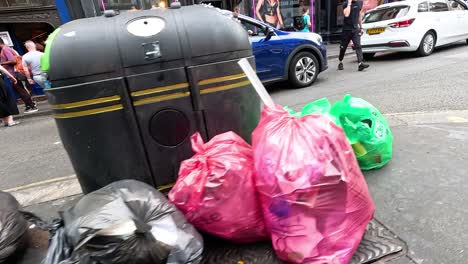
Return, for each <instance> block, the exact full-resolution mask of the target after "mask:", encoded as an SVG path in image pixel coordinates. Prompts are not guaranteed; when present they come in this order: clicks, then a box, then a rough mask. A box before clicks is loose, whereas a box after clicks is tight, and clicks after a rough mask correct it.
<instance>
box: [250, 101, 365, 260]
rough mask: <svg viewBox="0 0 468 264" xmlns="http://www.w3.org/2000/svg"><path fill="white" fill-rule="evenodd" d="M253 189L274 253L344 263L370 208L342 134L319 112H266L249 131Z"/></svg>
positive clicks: (359, 173) (274, 109)
mask: <svg viewBox="0 0 468 264" xmlns="http://www.w3.org/2000/svg"><path fill="white" fill-rule="evenodd" d="M252 140H253V151H254V160H255V170H256V179H255V181H256V186H257V191H258V192H259V193H260V200H261V203H262V208H263V216H264V219H265V223H266V226H267V229H268V231H269V233H270V234H271V239H272V243H273V247H274V249H275V251H276V255H277V256H278V257H279V258H281V259H283V260H285V261H288V262H291V263H320V264H322V263H327V264H332V263H333V264H335V263H349V261H350V259H351V257H352V256H353V254H354V251H355V250H356V248H357V247H358V245H359V243H360V241H361V239H362V236H363V234H364V232H365V229H366V226H367V224H368V223H369V221H370V220H371V219H372V216H373V213H374V204H373V202H372V199H371V197H370V195H369V191H368V189H367V184H366V181H365V179H364V177H363V175H362V173H361V170H360V169H359V165H358V164H357V162H356V158H355V157H354V153H353V149H352V148H351V146H350V145H349V143H348V141H347V139H346V136H345V134H344V132H343V130H342V129H341V128H339V127H337V126H336V125H335V124H334V123H333V122H332V121H331V120H330V119H329V118H328V117H325V116H323V115H319V114H312V115H307V116H304V117H301V118H296V117H292V116H291V115H290V114H289V113H287V112H286V111H285V110H283V109H282V108H281V107H279V106H277V107H273V108H268V107H265V108H264V110H263V112H262V117H261V119H260V124H259V125H258V127H257V128H256V129H255V131H254V133H253V137H252Z"/></svg>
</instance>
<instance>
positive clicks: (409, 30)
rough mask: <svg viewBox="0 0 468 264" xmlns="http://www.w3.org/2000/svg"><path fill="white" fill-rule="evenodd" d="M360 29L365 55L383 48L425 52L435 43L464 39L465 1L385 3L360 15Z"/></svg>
mask: <svg viewBox="0 0 468 264" xmlns="http://www.w3.org/2000/svg"><path fill="white" fill-rule="evenodd" d="M363 29H364V34H363V35H362V38H361V45H362V51H363V53H364V57H365V58H371V57H373V56H374V55H375V53H377V52H386V51H417V52H418V54H419V55H421V56H428V55H430V54H431V53H432V52H433V51H434V48H435V47H439V46H443V45H447V44H450V43H453V42H457V41H460V40H467V39H468V5H467V4H466V3H464V2H463V1H462V0H408V1H401V2H394V3H391V4H385V5H381V6H379V7H377V8H375V9H373V10H370V11H368V12H367V13H366V14H365V15H364V18H363ZM467 41H468V40H467Z"/></svg>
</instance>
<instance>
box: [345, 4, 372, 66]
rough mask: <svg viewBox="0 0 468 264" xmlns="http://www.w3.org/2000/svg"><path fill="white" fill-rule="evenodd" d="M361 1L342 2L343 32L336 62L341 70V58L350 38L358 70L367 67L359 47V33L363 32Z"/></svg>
mask: <svg viewBox="0 0 468 264" xmlns="http://www.w3.org/2000/svg"><path fill="white" fill-rule="evenodd" d="M362 5H363V4H362V1H361V0H347V2H344V3H343V9H344V10H343V13H344V16H345V18H344V23H343V33H342V36H341V44H340V56H339V60H340V63H339V64H338V70H343V69H344V67H343V58H344V55H345V52H346V49H347V48H348V45H349V42H350V41H351V40H352V41H353V44H354V48H355V49H356V56H357V60H358V70H359V71H363V70H364V69H367V68H369V65H368V64H365V63H364V56H363V55H362V47H361V35H362V34H363V32H364V31H363V29H362V15H363V14H362Z"/></svg>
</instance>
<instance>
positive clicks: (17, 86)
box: [0, 38, 38, 114]
mask: <svg viewBox="0 0 468 264" xmlns="http://www.w3.org/2000/svg"><path fill="white" fill-rule="evenodd" d="M0 49H1V52H0V64H1V66H3V67H4V68H5V69H6V70H7V71H8V72H9V73H10V74H11V75H13V76H15V77H16V73H15V69H14V66H15V65H16V63H17V61H16V56H15V54H16V51H13V50H12V49H11V48H10V47H8V46H7V45H5V43H4V42H3V40H2V39H1V38H0ZM13 89H14V90H15V91H16V92H17V93H18V95H19V97H20V98H21V99H22V100H23V102H24V104H25V106H26V109H25V111H24V113H26V114H28V113H33V112H37V110H38V109H37V107H36V104H35V103H34V102H33V101H32V99H31V94H30V93H29V91H28V90H27V89H26V88H25V87H24V85H23V83H22V82H16V83H13Z"/></svg>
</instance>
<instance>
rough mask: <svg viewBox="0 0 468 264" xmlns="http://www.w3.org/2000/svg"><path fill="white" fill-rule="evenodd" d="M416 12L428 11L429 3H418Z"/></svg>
mask: <svg viewBox="0 0 468 264" xmlns="http://www.w3.org/2000/svg"><path fill="white" fill-rule="evenodd" d="M418 12H419V13H422V12H429V4H428V3H427V2H422V3H419V5H418Z"/></svg>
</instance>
